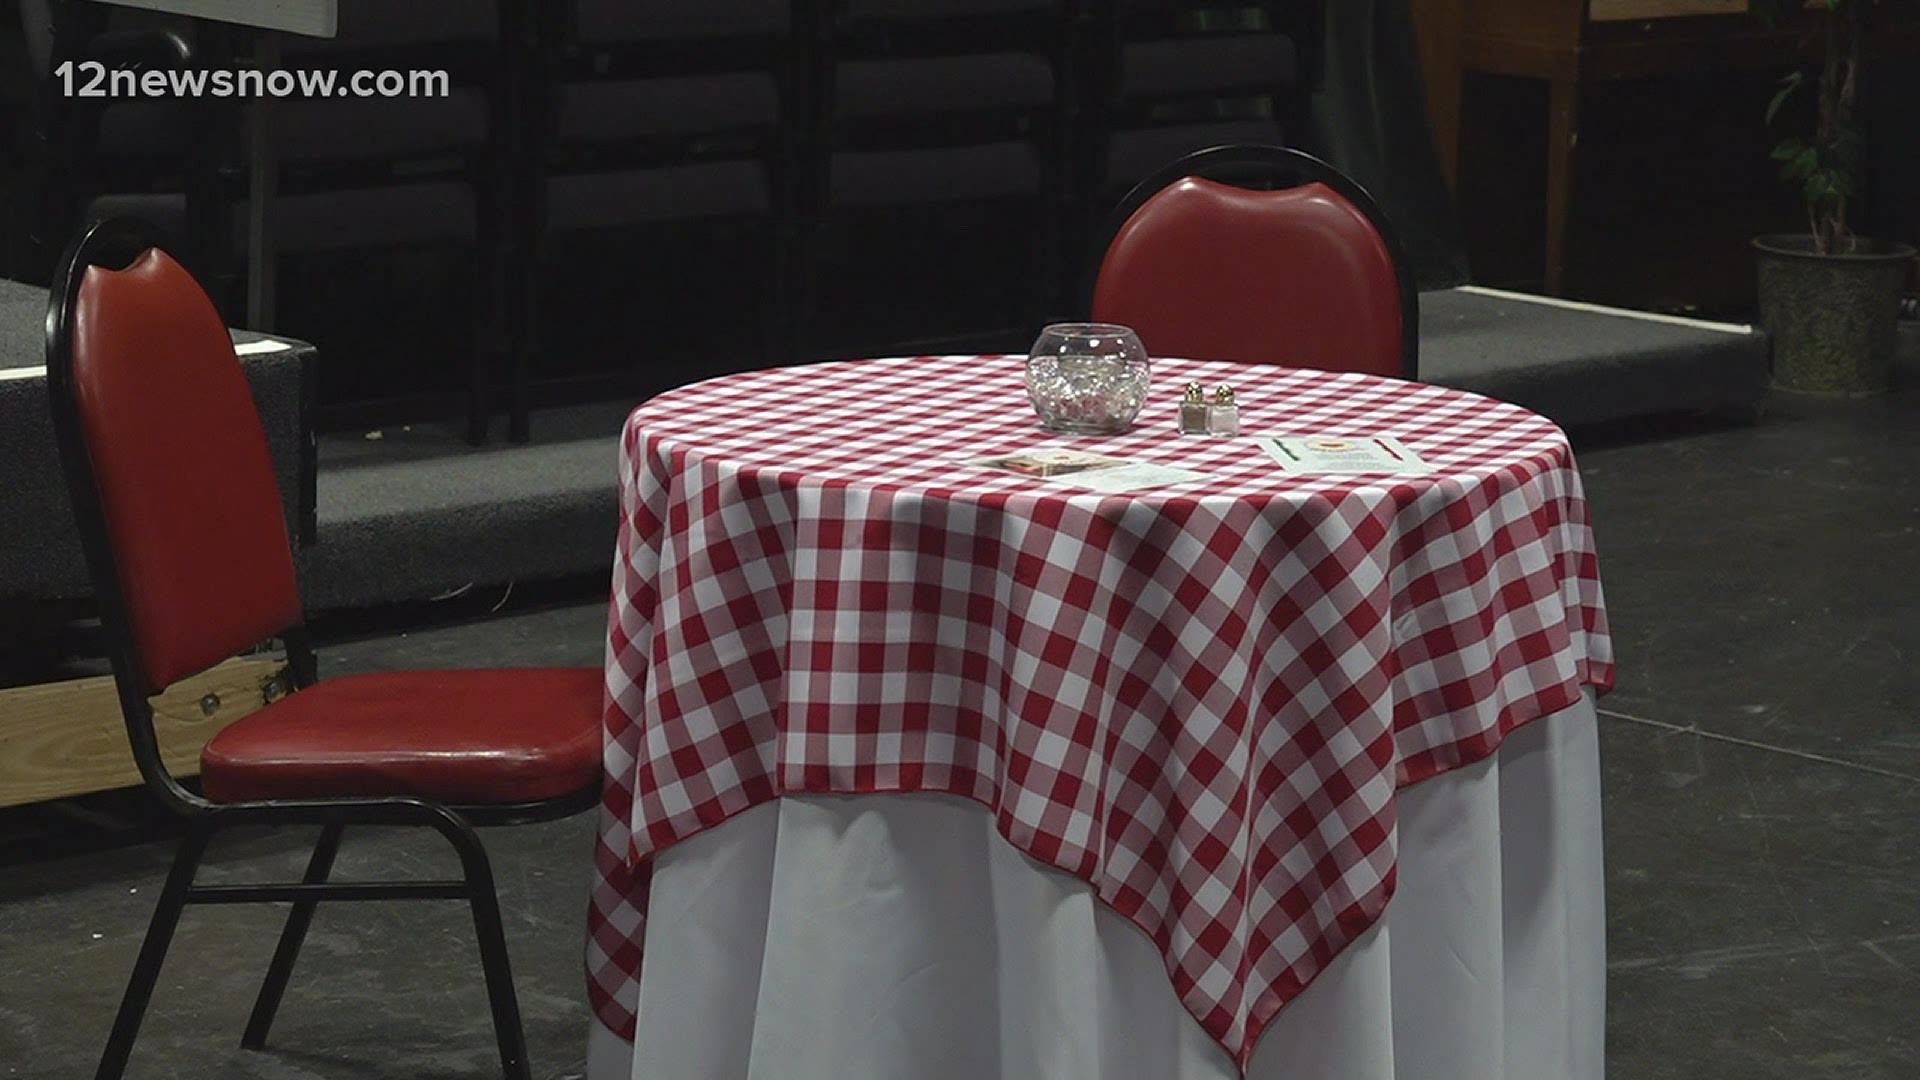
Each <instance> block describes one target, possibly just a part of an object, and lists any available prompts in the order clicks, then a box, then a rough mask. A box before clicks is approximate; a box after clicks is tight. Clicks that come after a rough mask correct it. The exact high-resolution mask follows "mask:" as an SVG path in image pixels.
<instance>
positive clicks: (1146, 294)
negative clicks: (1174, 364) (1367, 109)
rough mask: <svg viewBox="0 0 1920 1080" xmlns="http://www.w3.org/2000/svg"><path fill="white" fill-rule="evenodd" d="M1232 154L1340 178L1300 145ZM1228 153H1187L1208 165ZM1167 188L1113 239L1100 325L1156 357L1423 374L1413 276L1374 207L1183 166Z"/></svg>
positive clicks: (1096, 313) (1313, 187)
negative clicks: (1278, 160)
mask: <svg viewBox="0 0 1920 1080" xmlns="http://www.w3.org/2000/svg"><path fill="white" fill-rule="evenodd" d="M1225 149H1226V150H1240V151H1252V150H1264V151H1268V152H1270V153H1272V154H1274V155H1285V156H1286V159H1287V160H1292V159H1296V158H1297V159H1303V160H1305V161H1308V162H1313V164H1314V165H1315V166H1317V167H1318V168H1320V169H1325V170H1327V171H1328V172H1331V167H1330V166H1325V165H1323V164H1321V163H1319V162H1314V161H1313V159H1311V158H1307V157H1306V155H1303V154H1297V153H1295V152H1292V151H1284V150H1278V149H1274V148H1225ZM1221 152H1222V151H1203V152H1202V153H1201V154H1199V155H1194V157H1193V158H1190V159H1184V160H1187V161H1192V162H1194V164H1195V166H1196V169H1197V168H1198V167H1200V166H1203V165H1204V164H1205V162H1204V161H1202V160H1197V159H1203V158H1205V157H1206V155H1208V154H1218V153H1221ZM1179 164H1180V163H1176V165H1179ZM1154 182H1155V181H1152V180H1150V181H1149V183H1154ZM1158 183H1160V184H1161V185H1162V186H1158V187H1157V189H1153V188H1148V191H1149V192H1150V194H1148V193H1144V192H1142V193H1140V194H1141V195H1142V196H1143V198H1142V201H1139V202H1138V204H1137V208H1136V209H1134V210H1133V211H1132V212H1131V213H1130V214H1129V215H1128V216H1127V217H1126V218H1125V219H1124V220H1123V222H1122V224H1121V225H1120V226H1119V228H1118V229H1117V230H1116V231H1115V232H1114V234H1113V239H1112V241H1111V242H1110V243H1109V244H1108V246H1107V249H1106V254H1105V257H1104V259H1103V260H1102V262H1101V265H1100V272H1099V277H1098V278H1097V280H1096V282H1095V285H1094V292H1093V305H1092V306H1093V311H1092V317H1093V319H1094V320H1095V321H1098V322H1115V323H1121V324H1124V325H1126V326H1130V327H1132V328H1133V329H1134V330H1136V331H1138V332H1139V334H1140V338H1141V340H1142V341H1143V342H1144V343H1145V344H1146V346H1147V349H1148V351H1149V352H1151V353H1152V354H1153V355H1155V356H1175V357H1184V358H1188V359H1198V360H1234V361H1241V362H1245V363H1270V364H1286V365H1290V366H1296V367H1310V368H1321V369H1326V370H1333V371H1362V372H1368V373H1371V374H1376V375H1388V376H1396V377H1402V378H1413V377H1415V375H1416V370H1415V369H1416V366H1417V338H1416V336H1415V334H1416V331H1417V326H1416V325H1412V323H1417V316H1416V314H1415V313H1417V310H1418V309H1417V307H1416V306H1415V300H1414V297H1413V295H1412V285H1411V279H1410V275H1409V274H1408V272H1407V270H1406V268H1405V266H1404V264H1403V261H1402V260H1401V259H1400V258H1399V257H1398V253H1397V247H1396V245H1395V244H1394V243H1393V242H1392V240H1391V238H1390V237H1389V236H1388V235H1387V234H1385V232H1384V231H1383V224H1382V222H1380V221H1379V220H1378V218H1377V215H1376V214H1375V213H1374V212H1372V211H1373V208H1372V207H1371V206H1370V205H1368V206H1364V207H1363V206H1362V205H1360V203H1359V202H1357V201H1356V198H1350V197H1348V195H1347V194H1345V193H1343V192H1342V191H1339V190H1336V189H1335V187H1334V186H1332V185H1331V184H1329V183H1327V182H1318V181H1316V182H1311V183H1307V184H1304V185H1302V186H1297V187H1285V188H1281V189H1279V190H1250V189H1248V188H1243V187H1236V186H1233V185H1231V184H1226V183H1220V182H1217V181H1215V180H1212V179H1206V178H1204V177H1202V176H1200V175H1189V174H1185V173H1181V174H1179V175H1178V176H1177V178H1174V179H1172V182H1171V183H1166V182H1164V181H1159V182H1158ZM1142 187H1143V188H1146V187H1147V185H1142ZM1136 190H1138V189H1136ZM1356 190H1357V189H1356ZM1358 199H1361V200H1364V199H1365V195H1364V193H1363V192H1360V193H1358ZM1367 201H1368V202H1370V200H1367Z"/></svg>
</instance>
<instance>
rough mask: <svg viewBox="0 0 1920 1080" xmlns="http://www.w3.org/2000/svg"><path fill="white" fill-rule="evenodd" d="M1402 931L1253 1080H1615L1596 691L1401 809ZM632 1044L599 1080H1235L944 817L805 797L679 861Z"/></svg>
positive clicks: (925, 799)
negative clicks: (1609, 1039) (1610, 1064)
mask: <svg viewBox="0 0 1920 1080" xmlns="http://www.w3.org/2000/svg"><path fill="white" fill-rule="evenodd" d="M1398 805H1399V813H1400V820H1399V887H1398V891H1397V892H1396V894H1395V896H1394V899H1393V901H1392V902H1391V903H1390V904H1389V905H1388V909H1387V915H1386V918H1385V919H1384V920H1383V921H1382V922H1381V923H1380V924H1378V925H1376V926H1375V927H1374V928H1373V929H1372V930H1370V931H1369V932H1368V933H1367V934H1365V935H1364V936H1362V937H1361V938H1360V939H1359V940H1358V941H1356V942H1355V943H1354V944H1353V945H1352V946H1350V947H1349V948H1348V949H1347V950H1346V951H1345V952H1344V953H1342V954H1341V955H1340V956H1339V957H1338V958H1337V959H1336V960H1335V961H1334V962H1333V964H1332V965H1330V966H1329V967H1328V968H1327V969H1326V970H1325V971H1324V972H1323V973H1322V974H1321V975H1320V977H1319V978H1318V979H1317V980H1315V981H1314V983H1313V984H1312V985H1311V986H1309V987H1308V988H1307V990H1306V991H1305V992H1304V993H1302V994H1301V995H1300V996H1299V997H1297V998H1296V999H1294V1001H1293V1002H1292V1003H1290V1004H1289V1005H1288V1006H1287V1007H1286V1008H1285V1009H1283V1010H1281V1012H1280V1015H1279V1016H1278V1017H1277V1018H1275V1019H1274V1021H1273V1022H1272V1023H1271V1024H1270V1025H1269V1026H1268V1028H1267V1030H1266V1032H1265V1033H1264V1034H1263V1035H1262V1036H1261V1038H1260V1041H1259V1043H1258V1045H1257V1047H1256V1049H1255V1052H1254V1056H1253V1059H1252V1062H1251V1063H1250V1066H1249V1069H1248V1072H1247V1075H1248V1076H1249V1077H1251V1078H1257V1080H1599V1078H1600V1077H1601V1076H1602V1075H1603V1072H1604V1066H1603V1063H1602V1047H1603V1028H1604V1019H1605V1018H1604V1010H1605V980H1606V971H1605V951H1606V947H1605V940H1604V935H1605V915H1604V903H1603V898H1602V888H1603V880H1602V874H1601V844H1600V777H1599V745H1598V737H1597V734H1596V731H1595V717H1594V711H1593V700H1592V697H1591V695H1589V696H1588V697H1586V698H1584V699H1583V700H1582V701H1581V703H1580V704H1578V705H1576V706H1574V707H1573V708H1570V709H1567V710H1565V711H1563V712H1560V713H1557V714H1555V715H1554V716H1552V717H1548V718H1546V719H1544V720H1541V721H1537V722H1535V723H1532V724H1529V725H1527V726H1525V727H1523V728H1521V729H1520V730H1519V731H1517V732H1515V733H1514V734H1513V735H1511V736H1509V737H1508V739H1507V741H1506V743H1505V745H1504V746H1503V747H1502V748H1501V750H1500V752H1499V754H1497V755H1496V756H1495V757H1493V758H1490V759H1488V760H1486V761H1483V762H1480V763H1479V764H1476V765H1473V766H1470V767H1467V768H1463V769H1458V770H1455V771H1453V772H1451V773H1447V774H1444V775H1442V776H1439V777H1436V778H1434V779H1432V780H1429V781H1427V782H1425V783H1422V784H1419V785H1417V786H1415V787H1412V788H1409V789H1407V790H1405V791H1403V792H1401V793H1400V797H1399V800H1398ZM650 910H651V916H650V918H649V919H648V922H647V936H646V958H645V961H644V967H643V969H642V977H641V988H640V1004H639V1030H638V1033H637V1036H636V1038H635V1040H634V1043H633V1044H631V1045H629V1044H628V1043H627V1042H625V1041H624V1040H622V1039H620V1038H619V1037H618V1036H616V1035H614V1034H613V1033H612V1032H610V1031H608V1030H607V1029H606V1028H604V1027H602V1026H600V1025H599V1024H597V1023H596V1024H594V1025H593V1027H592V1030H591V1032H590V1037H589V1055H588V1077H589V1078H590V1080H627V1078H629V1077H631V1078H633V1080H681V1078H686V1080H735V1078H739V1080H813V1078H820V1080H855V1078H857V1080H869V1078H873V1080H878V1078H886V1077H903V1078H905V1077H911V1078H913V1080H946V1078H952V1080H983V1078H989V1077H1008V1078H1029V1077H1032V1078H1047V1080H1053V1078H1072V1080H1079V1078H1087V1080H1095V1078H1099V1080H1125V1078H1139V1080H1190V1078H1192V1080H1198V1078H1208V1080H1213V1078H1222V1080H1224V1078H1230V1077H1234V1076H1236V1075H1237V1070H1236V1069H1235V1068H1234V1066H1233V1063H1232V1061H1231V1060H1230V1059H1229V1058H1228V1056H1227V1054H1226V1052H1225V1051H1223V1050H1222V1049H1221V1048H1220V1047H1219V1046H1218V1045H1217V1044H1216V1043H1214V1042H1213V1041H1212V1040H1211V1039H1210V1038H1208V1036H1207V1035H1206V1034H1205V1033H1204V1032H1203V1031H1202V1030H1201V1028H1200V1025H1199V1023H1198V1022H1197V1021H1195V1020H1194V1019H1193V1017H1192V1016H1191V1015H1189V1014H1188V1013H1187V1012H1186V1010H1185V1009H1183V1008H1182V1007H1181V1005H1180V1002H1179V1000H1178V999H1177V998H1176V997H1175V996H1174V992H1173V987H1172V983H1171V982H1170V980H1169V979H1168V976H1167V973H1166V970H1165V968H1164V966H1163V964H1162V961H1161V958H1160V954H1159V952H1158V951H1157V950H1156V949H1155V948H1154V947H1153V945H1152V943H1151V942H1150V941H1149V940H1148V939H1147V938H1146V937H1145V935H1143V934H1142V933H1141V932H1140V931H1139V930H1138V929H1136V928H1135V927H1134V926H1133V924H1132V923H1130V922H1128V921H1127V920H1126V919H1125V918H1123V917H1121V916H1120V915H1117V914H1115V913H1114V912H1113V911H1112V910H1111V909H1109V908H1107V907H1106V906H1105V905H1104V904H1102V903H1100V902H1099V901H1098V900H1097V899H1096V898H1095V897H1094V895H1093V893H1092V890H1091V889H1090V888H1089V887H1088V886H1087V885H1086V884H1085V883H1084V882H1082V881H1080V880H1079V879H1077V878H1074V877H1071V876H1068V875H1066V874H1062V873H1059V872H1057V871H1055V870H1052V869H1051V868H1045V867H1042V866H1041V864H1039V863H1037V862H1034V861H1033V860H1031V859H1028V858H1027V857H1026V856H1024V855H1022V854H1020V853H1019V852H1018V851H1016V850H1015V849H1014V848H1013V847H1012V846H1010V845H1009V844H1008V843H1007V842H1006V841H1005V840H1004V839H1002V838H1001V837H1000V835H999V833H998V832H996V831H995V829H994V827H993V822H992V819H991V818H990V817H989V816H988V814H987V812H986V811H985V810H984V809H983V808H982V807H980V806H979V805H978V804H975V803H972V802H970V801H967V800H962V799H956V798H951V797H946V796H923V795H869V796H853V797H834V796H807V797H790V798H785V799H781V800H778V801H777V802H775V803H771V804H768V805H765V806H761V807H758V808H756V809H754V810H751V811H748V812H746V813H744V814H741V815H740V816H739V817H736V818H734V819H733V820H731V821H728V822H726V823H725V824H723V825H720V826H718V827H716V828H714V829H711V830H708V831H707V832H705V833H703V834H701V835H699V836H697V837H695V838H693V839H692V840H689V841H687V842H684V843H682V844H679V845H677V846H675V847H673V848H670V849H668V850H667V851H666V852H664V853H663V854H662V855H661V856H660V858H659V860H658V865H657V868H656V870H655V875H654V879H653V894H652V902H651V906H650Z"/></svg>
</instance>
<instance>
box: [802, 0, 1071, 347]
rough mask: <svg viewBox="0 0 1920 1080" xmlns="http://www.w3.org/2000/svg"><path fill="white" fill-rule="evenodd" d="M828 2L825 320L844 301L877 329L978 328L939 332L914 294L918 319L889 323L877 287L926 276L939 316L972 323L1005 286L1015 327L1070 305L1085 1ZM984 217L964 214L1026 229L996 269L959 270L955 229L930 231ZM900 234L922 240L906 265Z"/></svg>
mask: <svg viewBox="0 0 1920 1080" xmlns="http://www.w3.org/2000/svg"><path fill="white" fill-rule="evenodd" d="M828 11H829V16H828V17H827V18H826V19H825V21H824V22H823V23H822V25H821V28H820V29H821V36H820V40H819V42H818V45H817V50H816V58H817V62H818V67H817V69H816V70H817V80H818V82H817V85H818V86H819V88H820V92H819V94H818V98H817V102H818V110H819V112H818V128H817V130H818V132H819V135H818V139H817V147H818V151H819V152H818V153H817V154H816V155H815V156H814V158H813V164H814V173H813V184H812V186H811V187H810V189H809V193H808V194H809V203H810V207H811V211H810V216H811V218H812V220H813V225H814V227H815V229H816V231H817V233H818V235H820V237H821V242H820V243H819V245H818V246H817V248H816V250H817V251H818V253H819V254H820V256H821V258H820V259H819V261H818V262H816V264H815V266H814V275H813V276H812V278H811V280H812V282H813V283H814V286H815V287H814V288H813V289H810V302H809V304H808V308H807V310H808V313H809V315H815V316H818V315H821V314H828V315H830V314H831V313H832V311H833V310H834V307H835V305H834V303H833V301H834V300H836V299H839V300H841V301H842V303H841V304H840V305H838V306H839V307H840V308H841V309H842V310H845V309H852V310H853V311H855V312H856V313H860V314H862V315H863V316H864V318H863V321H864V322H865V323H866V325H865V327H863V329H864V330H865V331H866V335H865V336H867V337H869V338H876V339H879V338H884V339H887V340H897V339H898V338H899V337H901V336H902V335H903V334H905V335H907V336H914V337H926V338H934V339H937V338H939V337H940V336H941V334H942V332H943V331H949V330H961V329H967V330H973V329H977V328H978V327H977V326H975V327H965V328H962V327H959V326H952V325H950V326H948V327H941V326H938V325H937V323H938V322H939V321H940V320H939V317H938V316H925V315H920V314H919V313H918V312H917V311H916V310H915V306H914V304H915V302H914V298H913V297H911V296H908V297H905V299H904V304H903V305H902V310H903V311H904V313H905V315H906V317H905V318H904V319H902V320H901V321H900V322H899V323H898V324H896V325H892V326H889V325H885V324H884V320H883V319H881V318H880V316H882V315H883V314H885V313H884V312H883V311H881V310H880V309H879V308H878V306H877V305H873V304H872V303H871V296H872V295H873V294H874V293H875V291H876V290H881V289H884V290H886V291H887V292H889V293H894V294H900V293H911V292H913V291H914V290H915V286H916V285H918V286H920V287H921V288H920V289H919V291H920V292H921V293H922V302H925V303H927V304H928V306H929V308H930V309H931V310H933V311H935V312H938V313H939V314H940V316H945V315H948V314H954V315H962V316H963V317H964V316H965V315H966V314H967V313H966V312H965V311H964V306H963V305H962V303H961V299H962V297H964V296H966V295H968V294H974V295H977V294H979V293H981V292H986V291H988V290H991V289H993V288H995V287H1000V288H1003V289H1005V290H1006V292H1007V294H1008V295H1007V296H1006V297H1005V298H1004V299H1003V300H1002V301H1001V303H1000V304H998V305H997V307H998V308H1000V309H1002V310H1001V314H1002V317H1001V318H1000V319H999V320H997V321H1000V322H1002V323H1005V324H1008V326H1007V327H1005V328H1006V329H1011V328H1012V327H1013V325H1014V324H1018V325H1020V326H1021V327H1022V328H1024V327H1025V326H1026V325H1027V324H1031V323H1033V322H1036V321H1038V320H1039V319H1040V318H1041V317H1043V316H1044V315H1045V314H1046V313H1047V312H1048V310H1049V309H1050V307H1051V306H1052V305H1053V304H1054V302H1055V297H1054V292H1055V286H1056V283H1057V281H1058V266H1059V251H1060V243H1061V238H1060V236H1059V232H1058V224H1059V221H1060V219H1061V212H1062V210H1063V208H1064V206H1065V202H1066V199H1067V198H1068V195H1069V193H1070V190H1071V188H1070V163H1071V162H1070V158H1071V154H1070V147H1071V140H1070V139H1069V136H1068V132H1069V129H1070V126H1071V120H1072V115H1073V104H1074V97H1073V94H1072V92H1071V87H1072V86H1073V85H1074V81H1075V77H1074V73H1073V71H1072V70H1071V68H1072V59H1073V55H1074V51H1073V50H1072V49H1071V48H1069V40H1070V35H1069V30H1070V28H1071V26H1072V19H1071V11H1072V9H1071V7H1070V6H1069V5H1068V4H1066V3H1063V2H1062V0H837V2H836V3H834V4H832V5H830V6H829V8H828ZM968 212H971V213H974V214H978V215H979V217H978V218H977V219H976V218H972V217H966V218H962V219H961V220H966V221H974V220H979V221H986V222H992V221H996V220H997V221H1001V222H1008V223H1012V224H1013V227H1015V228H1017V229H1019V230H1020V232H1019V233H1018V234H1016V237H1015V239H1014V246H1013V247H1012V248H1011V249H1009V255H1010V257H1009V258H1008V259H1007V260H1006V261H1005V262H1004V263H1002V264H1000V265H998V266H997V267H995V268H994V269H992V270H991V271H990V272H986V273H979V272H973V271H965V270H963V271H962V272H963V273H972V279H971V280H962V281H953V280H948V279H943V278H942V277H941V276H940V274H939V272H940V271H942V270H945V269H948V268H951V267H952V266H953V262H954V260H953V258H952V253H951V252H949V251H945V250H942V249H941V247H940V246H939V245H940V243H941V234H940V232H939V230H937V229H934V230H929V229H927V228H925V226H926V224H927V223H928V222H929V221H942V220H944V221H947V222H948V223H950V224H952V223H954V222H955V221H956V216H957V215H964V214H966V213H968ZM862 224H864V225H865V229H864V230H861V229H859V226H860V225H862ZM958 231H960V230H958V229H952V228H950V229H949V230H948V231H947V233H946V235H948V236H951V235H954V234H955V233H956V232H958ZM930 232H931V235H930ZM854 236H859V237H861V238H862V240H863V241H864V242H863V244H862V245H860V246H859V247H856V246H855V245H853V244H852V243H849V238H850V237H854ZM889 237H902V238H907V239H908V240H909V242H910V243H913V244H916V245H919V247H918V250H917V252H915V253H912V254H911V255H910V257H909V258H908V259H907V260H905V262H904V263H903V262H902V261H901V260H900V259H898V258H897V257H896V258H895V259H894V260H892V261H888V262H884V263H883V262H877V261H873V255H874V243H875V240H876V239H880V238H889ZM892 254H894V255H895V256H898V255H899V253H898V252H894V253H892ZM916 279H917V280H916ZM928 286H931V287H932V288H931V289H928V288H927V287H928ZM808 329H809V330H810V331H811V332H809V333H808V334H807V339H808V340H807V341H806V343H805V344H803V348H804V347H809V346H815V347H817V345H818V342H817V341H814V340H812V339H813V338H815V337H816V335H817V331H818V326H817V325H816V326H813V327H809V328H808ZM864 343H865V342H851V343H849V342H837V343H836V344H840V345H845V344H856V345H857V344H864ZM916 344H931V342H916Z"/></svg>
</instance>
